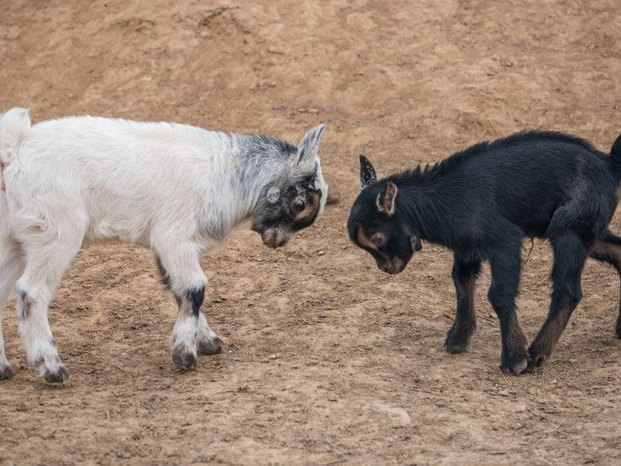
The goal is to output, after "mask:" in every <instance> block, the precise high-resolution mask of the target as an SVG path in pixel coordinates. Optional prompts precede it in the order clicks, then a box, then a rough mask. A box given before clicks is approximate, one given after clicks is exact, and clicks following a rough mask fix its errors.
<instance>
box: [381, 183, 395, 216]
mask: <svg viewBox="0 0 621 466" xmlns="http://www.w3.org/2000/svg"><path fill="white" fill-rule="evenodd" d="M395 199H397V185H396V184H394V183H393V182H392V181H389V182H388V183H386V187H385V188H384V190H383V191H382V192H381V193H379V194H378V196H377V209H378V210H379V211H380V212H381V213H383V214H385V215H392V214H394V213H395Z"/></svg>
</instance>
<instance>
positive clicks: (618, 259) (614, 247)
mask: <svg viewBox="0 0 621 466" xmlns="http://www.w3.org/2000/svg"><path fill="white" fill-rule="evenodd" d="M590 257H591V258H592V259H596V260H598V261H600V262H606V263H608V264H610V265H612V266H613V267H614V268H615V269H616V270H617V273H618V274H619V278H620V282H619V284H620V287H619V313H618V316H617V325H616V329H615V330H616V334H617V338H621V238H620V237H618V236H616V235H614V234H612V233H611V232H610V231H606V235H605V236H604V238H602V239H600V240H598V241H597V242H596V243H595V247H594V248H593V250H592V251H591V254H590Z"/></svg>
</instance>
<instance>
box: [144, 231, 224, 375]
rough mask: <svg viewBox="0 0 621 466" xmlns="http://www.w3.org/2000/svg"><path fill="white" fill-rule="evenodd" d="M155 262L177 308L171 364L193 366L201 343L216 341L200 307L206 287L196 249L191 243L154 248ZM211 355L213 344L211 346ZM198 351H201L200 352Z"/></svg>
mask: <svg viewBox="0 0 621 466" xmlns="http://www.w3.org/2000/svg"><path fill="white" fill-rule="evenodd" d="M156 263H157V265H158V268H159V271H160V275H161V278H162V282H163V283H164V284H165V285H166V286H167V287H168V288H169V289H170V290H171V291H172V293H173V294H174V296H175V299H176V300H177V304H178V306H179V315H178V316H177V322H176V323H175V326H174V328H173V334H172V346H173V355H172V357H173V361H174V362H175V364H178V365H179V366H181V367H182V368H184V369H193V368H194V367H195V366H196V358H197V348H198V347H199V346H204V345H201V342H202V341H205V342H207V341H212V340H214V339H215V340H217V341H218V342H219V339H218V337H217V335H215V333H214V332H213V331H211V329H209V327H208V326H207V321H206V319H205V318H204V316H202V318H201V314H202V313H201V311H200V309H201V305H202V304H203V300H204V297H205V289H206V288H207V277H206V276H205V274H204V273H203V270H202V268H201V264H200V249H199V248H198V247H197V246H196V245H195V244H192V243H188V244H176V245H175V246H174V247H167V248H162V247H159V248H157V249H156ZM211 348H212V353H213V352H217V351H215V350H216V348H215V345H212V347H211ZM201 352H202V351H201Z"/></svg>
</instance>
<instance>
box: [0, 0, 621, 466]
mask: <svg viewBox="0 0 621 466" xmlns="http://www.w3.org/2000/svg"><path fill="white" fill-rule="evenodd" d="M250 3H251V2H244V1H236V0H222V1H210V0H209V1H183V2H181V1H172V0H150V1H146V0H144V1H133V2H127V1H120V0H100V1H97V2H88V3H87V2H81V1H78V0H63V1H60V0H52V1H47V2H43V1H24V0H19V1H18V0H0V12H1V13H0V109H2V110H5V109H8V108H10V107H12V106H16V105H26V106H29V107H30V108H31V109H32V115H33V118H34V119H35V120H36V121H40V120H42V119H47V118H53V117H58V116H62V115H72V114H84V113H90V114H99V115H110V116H123V117H129V118H135V119H158V120H159V119H163V120H175V121H180V122H188V123H192V124H196V125H199V126H202V127H206V128H212V129H225V130H230V131H246V132H260V133H267V134H271V135H275V136H280V137H284V138H288V139H291V140H293V141H297V140H298V139H299V137H300V136H301V135H302V134H303V133H304V132H305V131H306V130H307V129H308V128H309V127H311V126H312V125H315V124H317V123H319V122H325V123H326V124H327V125H328V130H327V132H326V133H325V137H324V139H323V143H322V158H323V165H324V173H325V174H326V177H327V178H328V179H329V181H330V182H331V183H333V184H334V185H335V186H337V187H338V190H339V191H340V194H341V203H340V204H339V205H337V206H335V207H332V208H330V209H328V210H327V211H326V213H325V215H324V216H323V217H322V218H321V219H320V221H319V222H318V224H317V225H315V226H314V227H313V228H311V229H308V230H306V231H303V232H301V233H300V234H299V235H298V236H297V237H296V239H295V240H294V241H293V242H292V243H291V244H290V245H289V246H287V247H286V248H284V249H281V250H277V251H272V250H268V249H267V248H265V247H264V246H262V245H261V243H260V238H259V237H258V235H256V234H254V233H252V232H251V231H249V229H248V228H247V227H246V226H244V227H242V228H240V229H238V230H237V231H236V232H235V233H234V234H233V235H232V237H231V238H230V239H229V240H228V241H227V242H226V244H225V245H224V246H223V248H222V249H221V250H220V251H218V252H216V253H214V254H210V255H209V256H206V257H205V258H204V261H203V265H204V267H205V269H206V271H207V273H208V275H209V277H210V280H211V285H212V287H211V288H210V290H209V293H208V300H207V301H208V302H207V304H206V310H207V313H208V316H209V318H210V321H211V324H212V327H213V328H214V329H215V330H216V331H217V332H218V333H219V334H220V335H221V336H222V337H223V338H224V340H225V342H226V345H225V350H224V352H223V353H222V354H221V355H219V356H214V357H203V358H201V359H200V361H199V366H198V368H197V370H196V371H194V372H191V373H181V372H180V371H178V370H177V369H176V368H175V367H174V366H173V364H172V362H171V357H170V351H169V335H170V331H171V329H172V325H173V322H174V319H175V312H176V307H175V305H174V301H173V300H172V298H171V297H170V296H168V295H167V294H166V293H165V292H164V291H163V290H162V288H161V286H160V285H159V283H158V281H157V276H156V270H155V267H154V265H153V262H152V259H151V256H150V253H149V252H148V251H146V250H143V249H138V248H134V247H131V246H126V245H106V246H98V247H89V248H87V249H86V250H84V251H83V252H82V253H81V254H80V255H79V257H78V258H77V259H76V261H75V262H74V264H73V265H72V267H71V269H70V270H69V272H68V273H67V275H66V276H65V279H64V280H63V283H62V286H61V288H60V289H59V291H58V294H57V297H56V299H55V302H54V308H53V309H52V310H51V312H50V319H51V322H52V327H53V331H54V334H55V338H56V342H57V344H58V347H59V349H60V351H61V355H62V357H63V359H64V362H65V363H66V364H67V366H68V369H69V371H70V374H71V378H70V380H69V382H68V383H67V384H66V385H65V386H62V387H50V386H46V385H45V384H44V383H43V382H42V381H41V380H40V379H39V376H38V374H37V371H36V369H35V368H33V367H30V366H27V365H26V363H25V355H24V350H23V346H22V344H21V342H20V340H19V337H18V334H17V331H16V327H17V322H16V317H15V313H14V312H13V307H12V306H11V308H9V309H8V312H6V317H5V322H4V329H5V336H6V340H7V342H6V345H7V353H8V356H9V358H10V360H11V362H12V364H13V369H14V371H15V376H14V378H13V379H12V380H10V381H8V382H5V383H2V384H0V463H2V464H11V463H14V464H19V465H22V464H85V463H87V464H93V463H96V464H136V465H142V464H153V463H158V464H200V463H214V464H257V465H262V464H311V465H331V464H458V463H460V464H490V465H504V464H507V465H509V464H511V465H513V464H541V465H547V464H584V463H590V464H609V465H613V464H619V462H620V461H621V424H620V422H619V419H621V390H620V389H621V380H620V376H621V364H620V361H619V360H620V358H621V342H619V341H618V340H617V339H615V337H614V332H613V327H614V321H615V318H616V314H617V309H618V300H619V282H618V278H617V277H616V273H613V271H612V270H610V269H607V268H605V267H604V266H602V265H599V264H596V263H589V264H588V266H587V268H586V271H585V274H584V279H583V286H584V294H585V298H584V300H583V302H582V303H581V305H580V307H579V310H578V311H577V312H576V314H575V315H574V317H573V318H572V321H571V322H570V325H569V327H568V329H567V330H566V332H565V334H564V335H563V338H562V340H561V342H560V344H559V345H558V347H557V351H556V353H555V354H554V356H553V358H552V360H551V361H550V362H549V363H548V364H547V366H546V367H545V368H544V369H543V370H542V371H541V372H540V373H538V374H536V375H524V376H520V377H507V376H504V375H502V374H501V373H500V372H499V371H498V369H497V362H498V356H499V352H500V339H499V330H498V324H497V321H496V318H495V317H494V315H493V312H492V310H491V308H490V306H489V304H488V303H487V301H486V293H487V287H488V286H489V273H488V271H487V269H486V272H485V273H484V274H483V277H482V278H481V280H480V283H479V286H478V288H477V308H478V315H479V329H478V332H477V335H476V336H475V338H474V341H473V344H472V347H471V348H470V350H469V351H468V352H467V353H465V354H463V355H458V356H454V355H449V354H446V353H445V352H444V351H443V348H442V343H443V341H444V335H445V331H446V330H447V329H448V327H449V325H450V322H451V319H452V316H453V312H454V308H455V293H454V290H453V285H452V282H451V279H450V268H451V255H450V253H449V252H447V251H445V250H442V249H440V248H437V247H434V246H432V245H429V244H425V245H424V250H423V251H422V252H421V253H420V254H418V255H417V256H416V257H415V259H414V260H413V261H412V262H411V264H410V265H409V267H408V268H407V270H406V271H405V272H404V273H403V274H401V275H398V276H388V275H385V274H383V273H381V272H380V271H378V270H377V269H376V268H375V265H374V262H373V261H372V260H371V258H370V257H369V256H368V255H366V254H365V253H364V252H363V251H361V250H358V249H356V248H355V247H354V246H353V245H351V244H350V243H349V241H348V239H347V236H346V232H345V221H346V218H347V214H348V210H349V206H350V205H351V202H352V201H353V199H354V198H355V196H356V194H357V192H358V189H359V184H358V165H357V163H358V162H357V154H358V153H360V152H365V153H367V154H368V155H369V156H370V157H371V159H372V160H373V161H374V162H375V163H376V167H378V169H379V171H380V174H387V173H389V172H391V171H394V170H397V169H399V168H404V167H409V166H412V165H414V164H416V163H420V162H433V161H436V160H439V159H441V158H443V157H445V156H446V155H448V154H450V153H452V152H454V151H456V150H459V149H460V148H463V147H465V146H467V145H469V144H471V143H474V142H476V141H479V140H481V139H484V138H494V137H498V136H501V135H506V134H508V133H510V132H512V131H515V130H519V129H525V128H531V127H536V128H548V129H559V130H567V131H571V132H575V133H577V134H579V135H582V136H584V137H586V138H589V139H591V140H592V141H593V142H594V143H595V144H596V145H598V146H599V147H601V148H603V149H606V150H607V149H608V147H609V146H610V144H611V143H612V141H613V140H614V138H615V137H616V136H617V134H618V133H619V132H620V131H621V45H620V44H621V15H619V12H618V3H617V2H616V1H614V0H595V1H591V2H583V1H578V0H555V1H552V0H545V1H535V0H528V1H524V0H519V1H518V0H515V1H514V0H510V1H505V2H488V1H484V0H472V1H456V0H447V1H442V2H437V1H431V0H424V1H417V2H406V1H379V0H377V1H365V0H333V1H330V2H327V1H323V2H322V1H308V2H303V3H302V2H288V1H285V0H272V1H269V2H268V1H265V2H263V3H264V4H262V5H261V4H256V3H254V2H253V3H252V4H250ZM614 228H615V229H616V230H617V231H621V221H620V220H615V222H614ZM526 246H529V245H526ZM526 249H527V247H525V250H526ZM525 255H526V254H525ZM550 266H551V257H550V252H549V250H548V246H547V244H545V243H543V242H536V243H535V246H534V249H533V252H532V254H531V256H530V259H529V260H528V262H527V264H526V265H525V267H524V273H523V280H522V294H521V298H520V302H519V308H520V315H521V318H522V321H523V325H524V328H525V331H526V332H527V334H528V335H529V337H530V338H532V337H533V336H534V335H535V333H536V331H537V330H538V328H539V326H540V325H541V323H542V321H543V319H544V317H545V314H546V312H547V309H546V308H547V305H548V303H549V288H548V283H547V276H548V272H549V269H550ZM0 273H1V272H0ZM13 304H14V303H12V305H13Z"/></svg>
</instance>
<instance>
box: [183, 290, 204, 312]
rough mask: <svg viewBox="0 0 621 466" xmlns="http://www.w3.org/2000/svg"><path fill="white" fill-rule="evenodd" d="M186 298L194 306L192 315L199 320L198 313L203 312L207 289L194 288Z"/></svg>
mask: <svg viewBox="0 0 621 466" xmlns="http://www.w3.org/2000/svg"><path fill="white" fill-rule="evenodd" d="M186 298H187V300H188V301H190V303H191V304H192V314H193V315H194V317H196V318H198V313H199V312H200V311H201V306H202V305H203V301H204V299H205V287H204V286H203V287H201V288H194V289H192V290H190V291H188V292H187V293H186Z"/></svg>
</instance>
